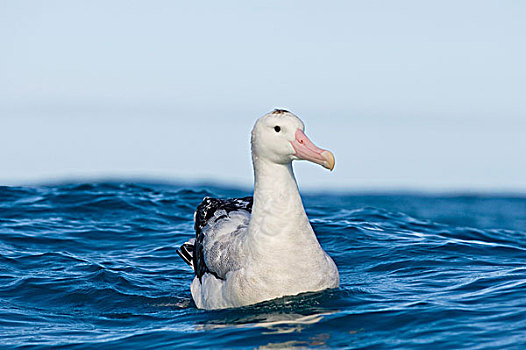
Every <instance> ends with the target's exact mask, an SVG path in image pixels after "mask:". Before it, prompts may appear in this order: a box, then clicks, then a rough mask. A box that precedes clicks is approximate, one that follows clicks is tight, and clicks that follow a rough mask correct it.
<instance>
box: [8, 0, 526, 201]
mask: <svg viewBox="0 0 526 350" xmlns="http://www.w3.org/2000/svg"><path fill="white" fill-rule="evenodd" d="M525 15H526V3H525V2H522V1H434V2H429V1H360V2H357V1H334V2H331V1H328V2H319V1H283V0H281V1H260V2H247V1H221V2H219V1H201V2H182V1H180V2H179V1H2V0H0V47H1V54H0V126H1V129H0V130H1V131H0V135H1V136H0V164H1V165H0V184H27V183H39V182H42V181H49V180H57V179H65V178H67V179H90V178H100V177H121V178H122V177H136V178H160V179H164V180H168V181H174V182H177V181H182V180H199V179H211V180H215V181H220V182H226V183H230V184H237V185H249V184H251V182H252V173H251V172H252V168H251V165H250V155H249V144H248V142H249V131H250V129H251V127H252V125H253V122H254V120H255V119H256V118H258V117H259V116H261V115H263V114H265V113H266V112H268V111H270V110H272V109H273V108H275V107H282V108H286V109H289V110H291V111H292V112H294V113H296V114H297V115H298V116H300V117H301V118H302V119H303V120H304V122H305V124H306V131H307V134H308V135H309V136H310V137H311V139H312V140H313V141H314V142H315V143H317V144H318V145H319V146H322V147H326V148H329V149H331V150H332V151H333V152H334V154H335V156H336V169H335V171H334V172H333V173H329V172H327V171H325V170H324V169H322V168H321V167H318V166H314V165H311V164H300V165H299V166H297V167H296V169H297V170H296V173H297V177H298V180H299V182H300V187H303V188H314V187H317V188H321V187H325V188H332V189H335V188H346V189H350V190H357V191H360V190H370V189H373V190H384V189H416V190H418V189H423V190H483V191H488V190H489V191H491V190H511V191H526V156H525V153H526V98H525V96H526V67H525V63H524V62H526V43H525V35H526V21H524V16H525Z"/></svg>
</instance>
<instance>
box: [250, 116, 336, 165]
mask: <svg viewBox="0 0 526 350" xmlns="http://www.w3.org/2000/svg"><path fill="white" fill-rule="evenodd" d="M304 130H305V126H304V124H303V122H302V121H301V120H300V119H299V118H298V117H297V116H295V115H294V114H292V113H290V112H289V111H285V110H282V109H276V110H274V111H273V112H271V113H268V114H266V115H264V116H263V117H261V118H259V119H258V120H257V121H256V124H255V125H254V128H253V129H252V153H253V155H254V156H255V157H256V158H263V159H267V160H269V161H271V162H274V163H278V164H288V163H290V162H292V161H293V160H296V159H303V160H308V161H311V162H313V163H316V164H319V165H321V166H323V167H325V168H327V169H329V170H332V169H333V168H334V155H333V154H332V153H331V152H330V151H327V150H324V149H321V148H319V147H317V146H316V145H314V144H313V143H312V142H311V140H309V138H308V137H307V136H306V135H305V133H304Z"/></svg>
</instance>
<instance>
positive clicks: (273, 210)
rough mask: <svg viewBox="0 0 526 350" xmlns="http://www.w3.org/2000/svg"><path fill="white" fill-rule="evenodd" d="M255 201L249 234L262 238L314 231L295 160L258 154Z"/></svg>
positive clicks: (288, 237) (297, 235)
mask: <svg viewBox="0 0 526 350" xmlns="http://www.w3.org/2000/svg"><path fill="white" fill-rule="evenodd" d="M253 163H254V204H253V207H252V215H251V219H250V226H249V234H250V235H251V236H252V237H257V238H258V239H260V238H262V237H263V236H265V237H275V238H276V239H279V240H280V241H281V242H283V239H284V238H285V239H286V240H297V239H305V237H300V236H305V235H306V236H309V237H310V236H312V237H314V239H316V238H315V236H314V232H313V231H312V228H311V226H310V223H309V219H308V218H307V214H306V213H305V209H304V208H303V203H302V201H301V196H300V194H299V191H298V185H297V184H296V179H295V177H294V172H293V170H292V164H291V163H288V164H276V163H273V162H270V161H268V160H265V159H261V158H259V159H258V158H257V157H254V159H253Z"/></svg>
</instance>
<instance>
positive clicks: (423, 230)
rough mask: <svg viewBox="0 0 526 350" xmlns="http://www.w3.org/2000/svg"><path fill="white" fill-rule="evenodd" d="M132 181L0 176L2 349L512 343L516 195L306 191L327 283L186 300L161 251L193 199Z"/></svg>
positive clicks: (524, 202)
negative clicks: (250, 300) (332, 279)
mask: <svg viewBox="0 0 526 350" xmlns="http://www.w3.org/2000/svg"><path fill="white" fill-rule="evenodd" d="M247 194H248V193H246V192H244V191H240V190H235V189H228V188H220V187H210V186H208V187H207V186H194V187H188V186H169V185H150V184H138V183H102V184H70V185H59V186H37V187H0V330H1V335H2V344H3V346H5V347H30V348H31V347H34V348H48V347H49V348H56V347H67V348H92V347H95V346H104V347H107V348H110V347H112V348H113V347H116V348H127V349H129V348H140V349H145V348H155V349H158V348H185V349H186V348H189V347H193V348H216V347H224V348H254V347H259V348H262V349H266V348H406V349H429V348H470V349H496V348H503V349H511V348H516V349H521V348H523V347H524V346H526V323H525V322H524V320H525V319H526V311H525V310H526V299H525V298H524V290H526V268H525V267H524V266H525V264H524V263H525V261H526V198H523V197H520V196H514V197H503V196H500V197H498V196H493V197H491V196H485V197H484V196H450V197H447V196H440V197H436V196H435V197H433V196H422V195H413V196H411V195H334V194H332V195H331V194H323V195H311V196H305V198H304V199H305V207H306V209H307V212H308V214H309V217H310V218H311V221H312V224H313V227H314V229H315V230H316V232H317V233H318V237H319V240H320V242H321V244H322V245H323V246H324V247H325V249H326V250H327V251H328V252H329V254H330V255H331V256H333V257H334V260H335V261H336V263H337V265H338V267H339V269H340V274H341V287H340V288H339V289H336V290H330V291H324V292H321V293H306V294H302V295H298V296H295V297H286V298H282V299H277V300H272V301H268V302H264V303H261V304H258V305H254V306H248V307H243V308H238V309H231V310H219V311H202V310H197V309H196V308H195V306H194V304H193V302H192V300H191V297H190V292H189V283H190V281H191V279H192V273H191V271H190V270H189V269H188V268H187V267H186V266H185V265H184V263H183V262H182V261H181V260H180V259H179V258H178V256H177V254H176V248H177V247H178V244H180V243H181V242H184V241H185V240H186V239H188V238H190V237H191V236H192V234H193V224H192V217H193V210H194V208H195V207H196V206H197V204H199V202H200V201H201V199H202V198H203V197H204V196H207V195H212V196H221V197H230V196H243V195H247Z"/></svg>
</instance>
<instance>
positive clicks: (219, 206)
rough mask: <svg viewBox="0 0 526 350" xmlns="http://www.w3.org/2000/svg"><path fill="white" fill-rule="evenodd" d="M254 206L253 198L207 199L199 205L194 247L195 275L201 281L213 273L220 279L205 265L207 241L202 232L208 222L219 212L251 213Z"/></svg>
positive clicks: (196, 216)
mask: <svg viewBox="0 0 526 350" xmlns="http://www.w3.org/2000/svg"><path fill="white" fill-rule="evenodd" d="M252 204H253V198H252V197H244V198H232V199H217V198H210V197H205V198H204V199H203V201H202V202H201V204H199V206H198V207H197V210H196V212H195V224H194V229H195V244H194V246H193V248H194V250H193V268H194V272H195V275H196V276H197V277H198V278H199V280H201V277H202V276H203V275H204V274H205V273H211V274H213V275H214V276H216V277H217V278H219V276H217V274H216V273H215V272H213V271H210V269H208V267H207V266H206V263H205V256H204V252H203V241H204V239H205V234H204V233H203V231H202V230H203V227H205V226H206V225H207V224H208V221H209V220H210V219H211V218H213V217H214V213H215V212H216V211H217V210H224V211H226V213H227V214H228V213H230V212H232V211H235V210H246V211H248V212H249V213H251V212H252Z"/></svg>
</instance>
